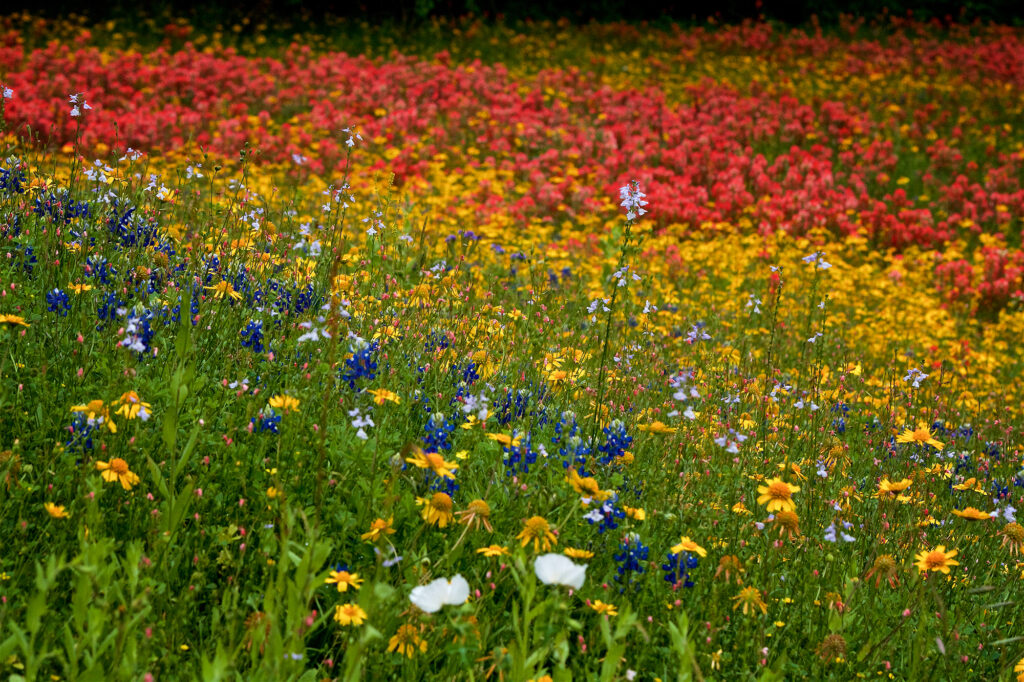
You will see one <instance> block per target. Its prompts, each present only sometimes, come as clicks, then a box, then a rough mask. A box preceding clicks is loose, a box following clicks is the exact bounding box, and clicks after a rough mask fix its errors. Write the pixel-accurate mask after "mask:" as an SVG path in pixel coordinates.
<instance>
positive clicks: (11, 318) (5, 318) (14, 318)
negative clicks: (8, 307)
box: [0, 313, 32, 327]
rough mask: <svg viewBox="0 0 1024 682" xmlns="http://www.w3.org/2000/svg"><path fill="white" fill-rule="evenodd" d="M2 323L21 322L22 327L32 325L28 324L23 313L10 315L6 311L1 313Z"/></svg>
mask: <svg viewBox="0 0 1024 682" xmlns="http://www.w3.org/2000/svg"><path fill="white" fill-rule="evenodd" d="M0 324H10V325H15V324H20V325H21V326H22V327H31V326H32V325H30V324H28V323H27V322H25V318H24V317H22V316H21V315H8V314H5V313H0Z"/></svg>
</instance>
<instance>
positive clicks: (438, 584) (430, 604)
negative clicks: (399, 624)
mask: <svg viewBox="0 0 1024 682" xmlns="http://www.w3.org/2000/svg"><path fill="white" fill-rule="evenodd" d="M447 596H448V581H447V580H445V579H444V578H440V579H438V580H435V581H434V582H432V583H430V584H428V585H420V586H419V587H414V588H412V593H410V594H409V601H411V602H412V603H413V604H414V605H415V606H416V607H417V608H419V609H420V610H421V611H426V612H427V613H436V612H438V611H440V610H441V607H442V606H444V600H445V597H447Z"/></svg>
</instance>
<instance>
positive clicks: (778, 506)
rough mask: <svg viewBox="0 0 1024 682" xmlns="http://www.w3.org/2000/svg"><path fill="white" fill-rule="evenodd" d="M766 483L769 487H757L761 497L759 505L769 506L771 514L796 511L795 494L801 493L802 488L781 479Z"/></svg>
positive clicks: (770, 480)
mask: <svg viewBox="0 0 1024 682" xmlns="http://www.w3.org/2000/svg"><path fill="white" fill-rule="evenodd" d="M766 483H767V485H759V486H757V492H758V493H759V494H760V497H758V498H757V503H758V504H767V505H768V508H767V509H768V512H769V513H771V512H774V511H779V510H782V511H794V510H796V505H795V504H794V503H793V493H798V492H800V488H798V487H797V486H795V485H790V484H789V483H786V482H785V481H783V480H782V479H781V478H772V479H769V480H768V481H766Z"/></svg>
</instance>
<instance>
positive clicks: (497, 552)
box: [476, 545, 508, 558]
mask: <svg viewBox="0 0 1024 682" xmlns="http://www.w3.org/2000/svg"><path fill="white" fill-rule="evenodd" d="M476 553H477V554H483V555H484V556H485V557H488V558H492V557H499V556H504V555H505V554H508V548H507V547H502V546H501V545H487V546H486V547H481V548H480V549H478V550H476Z"/></svg>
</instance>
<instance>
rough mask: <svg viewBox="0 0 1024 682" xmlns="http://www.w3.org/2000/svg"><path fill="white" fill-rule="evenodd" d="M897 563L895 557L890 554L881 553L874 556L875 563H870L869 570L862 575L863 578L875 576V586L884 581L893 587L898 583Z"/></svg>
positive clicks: (898, 570) (898, 569)
mask: <svg viewBox="0 0 1024 682" xmlns="http://www.w3.org/2000/svg"><path fill="white" fill-rule="evenodd" d="M899 572H900V568H899V564H897V563H896V559H894V558H893V556H892V555H891V554H881V555H879V556H878V557H876V558H875V563H874V564H872V565H871V570H869V571H868V572H867V573H866V574H865V575H864V580H870V579H871V576H874V577H875V588H876V589H877V588H878V586H879V585H880V584H881V583H882V581H883V580H884V581H886V582H887V583H889V586H890V587H892V588H895V587H896V586H897V585H898V584H899V582H900V581H899Z"/></svg>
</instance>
